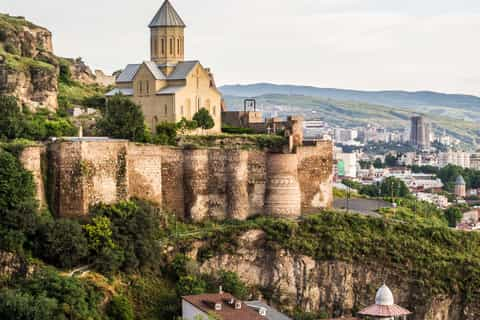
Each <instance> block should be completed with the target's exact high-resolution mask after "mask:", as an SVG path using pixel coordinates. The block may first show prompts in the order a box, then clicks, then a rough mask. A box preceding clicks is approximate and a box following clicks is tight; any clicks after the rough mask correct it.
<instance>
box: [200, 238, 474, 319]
mask: <svg viewBox="0 0 480 320" xmlns="http://www.w3.org/2000/svg"><path fill="white" fill-rule="evenodd" d="M201 246H202V244H201V243H197V245H196V248H197V250H198V249H199V248H200V247H201ZM197 250H193V251H192V252H191V256H192V257H193V258H196V256H197ZM201 269H202V271H203V272H206V273H213V272H215V271H218V270H221V269H225V270H231V271H235V272H237V273H238V274H239V276H240V277H241V278H242V279H243V280H244V281H246V282H247V283H248V284H249V285H252V286H256V287H259V288H262V289H263V290H262V292H268V296H267V294H265V298H267V299H268V298H271V300H272V301H271V302H274V303H275V304H277V305H278V306H279V307H280V308H283V309H290V310H293V309H294V308H295V307H300V309H301V310H305V311H311V312H318V311H321V310H322V311H327V312H328V313H329V314H331V315H334V316H342V315H350V314H352V313H355V312H356V311H358V310H359V309H361V308H363V307H365V306H367V305H370V304H372V303H373V302H374V298H375V292H376V289H377V288H378V287H380V286H381V284H382V283H383V282H386V283H387V284H388V285H389V286H390V288H391V289H392V290H393V292H394V296H395V298H396V303H397V304H400V305H402V306H404V307H407V308H409V309H410V310H411V311H412V312H413V313H414V315H413V316H412V317H411V319H413V320H473V319H479V317H480V305H479V302H478V301H471V302H462V301H463V300H462V297H460V296H445V295H438V296H434V297H433V298H432V297H428V295H427V294H426V293H425V292H424V291H423V290H422V288H421V287H419V285H418V283H417V282H415V281H414V279H413V276H412V278H411V279H406V278H403V277H402V278H400V277H399V276H398V275H396V274H395V272H394V271H392V270H388V269H386V268H384V267H382V266H381V265H380V264H369V263H347V262H341V261H315V260H313V259H312V258H310V257H308V256H304V255H298V254H295V253H292V252H289V251H286V250H283V249H279V248H272V247H271V246H267V245H266V241H265V234H264V233H263V231H259V230H252V231H249V232H247V233H245V234H244V235H243V236H242V237H241V238H240V247H239V249H238V251H237V252H235V254H233V255H232V254H222V255H219V256H216V257H213V258H210V259H209V260H207V261H205V262H204V263H203V264H202V266H201Z"/></svg>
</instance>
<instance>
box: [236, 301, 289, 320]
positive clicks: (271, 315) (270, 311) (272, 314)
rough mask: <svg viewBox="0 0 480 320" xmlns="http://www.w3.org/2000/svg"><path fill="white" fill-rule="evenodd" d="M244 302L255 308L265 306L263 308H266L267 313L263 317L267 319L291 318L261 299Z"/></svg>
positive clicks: (286, 319) (284, 319) (283, 319)
mask: <svg viewBox="0 0 480 320" xmlns="http://www.w3.org/2000/svg"><path fill="white" fill-rule="evenodd" d="M245 304H246V305H247V306H249V307H251V308H253V309H255V310H259V309H260V308H265V310H267V315H266V317H265V318H267V320H291V318H289V317H287V316H286V315H284V314H283V313H281V312H280V311H278V310H276V309H275V308H272V307H270V306H269V305H268V304H266V303H263V302H262V301H257V300H255V301H245Z"/></svg>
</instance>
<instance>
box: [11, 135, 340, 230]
mask: <svg viewBox="0 0 480 320" xmlns="http://www.w3.org/2000/svg"><path fill="white" fill-rule="evenodd" d="M20 161H21V162H22V163H23V165H24V166H25V168H26V169H28V170H30V171H32V172H33V175H34V178H35V182H36V184H37V194H38V199H39V201H40V203H41V205H43V206H46V205H47V203H48V204H49V206H50V208H51V209H52V211H53V212H54V213H55V215H56V216H59V217H85V216H87V215H88V212H89V208H90V206H92V205H95V204H97V203H99V202H103V203H107V204H111V203H115V202H117V201H120V200H124V199H128V198H130V197H138V198H142V199H146V200H150V201H152V202H155V203H156V204H158V205H159V206H160V207H162V208H163V209H165V210H168V211H170V212H174V213H175V214H176V215H177V216H178V217H179V218H184V219H187V220H192V221H200V220H203V219H205V218H217V219H225V218H232V219H240V220H242V219H246V218H248V217H250V216H253V215H258V214H267V215H274V216H280V217H292V218H295V217H298V216H300V215H302V214H305V213H310V212H318V211H319V210H320V209H322V208H326V207H330V206H331V204H332V201H333V196H332V144H331V142H329V141H320V142H316V143H315V145H312V146H298V147H296V151H295V152H287V153H283V152H280V153H278V152H277V153H275V152H269V151H265V150H241V149H222V148H201V149H188V148H177V147H167V146H155V145H139V144H135V143H132V142H128V141H126V140H112V139H103V138H70V139H65V140H61V141H57V142H53V143H51V144H49V145H47V146H33V147H27V148H26V149H25V150H24V151H23V153H22V154H21V156H20Z"/></svg>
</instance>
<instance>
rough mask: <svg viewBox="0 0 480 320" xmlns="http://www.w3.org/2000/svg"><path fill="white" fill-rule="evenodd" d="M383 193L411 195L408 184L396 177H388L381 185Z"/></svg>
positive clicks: (399, 195)
mask: <svg viewBox="0 0 480 320" xmlns="http://www.w3.org/2000/svg"><path fill="white" fill-rule="evenodd" d="M380 190H381V194H382V196H384V197H392V196H393V197H397V198H405V197H408V196H410V191H409V190H408V187H407V185H406V184H405V182H403V181H402V180H400V179H398V178H395V177H388V178H386V179H385V180H383V182H382V184H381V185H380Z"/></svg>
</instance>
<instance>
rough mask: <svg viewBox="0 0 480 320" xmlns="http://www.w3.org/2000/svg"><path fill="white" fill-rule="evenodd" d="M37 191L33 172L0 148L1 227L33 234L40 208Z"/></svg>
mask: <svg viewBox="0 0 480 320" xmlns="http://www.w3.org/2000/svg"><path fill="white" fill-rule="evenodd" d="M35 192H36V191H35V184H34V182H33V176H32V174H31V173H30V172H28V171H27V170H25V169H24V168H23V166H22V165H21V164H20V162H19V161H18V160H17V158H15V157H14V156H13V155H12V154H10V153H9V152H6V151H3V150H1V149H0V227H3V228H4V229H7V230H9V229H10V230H19V231H22V232H25V233H26V234H27V235H29V234H33V232H34V231H35V228H36V225H37V210H38V209H37V201H36V199H35Z"/></svg>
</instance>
